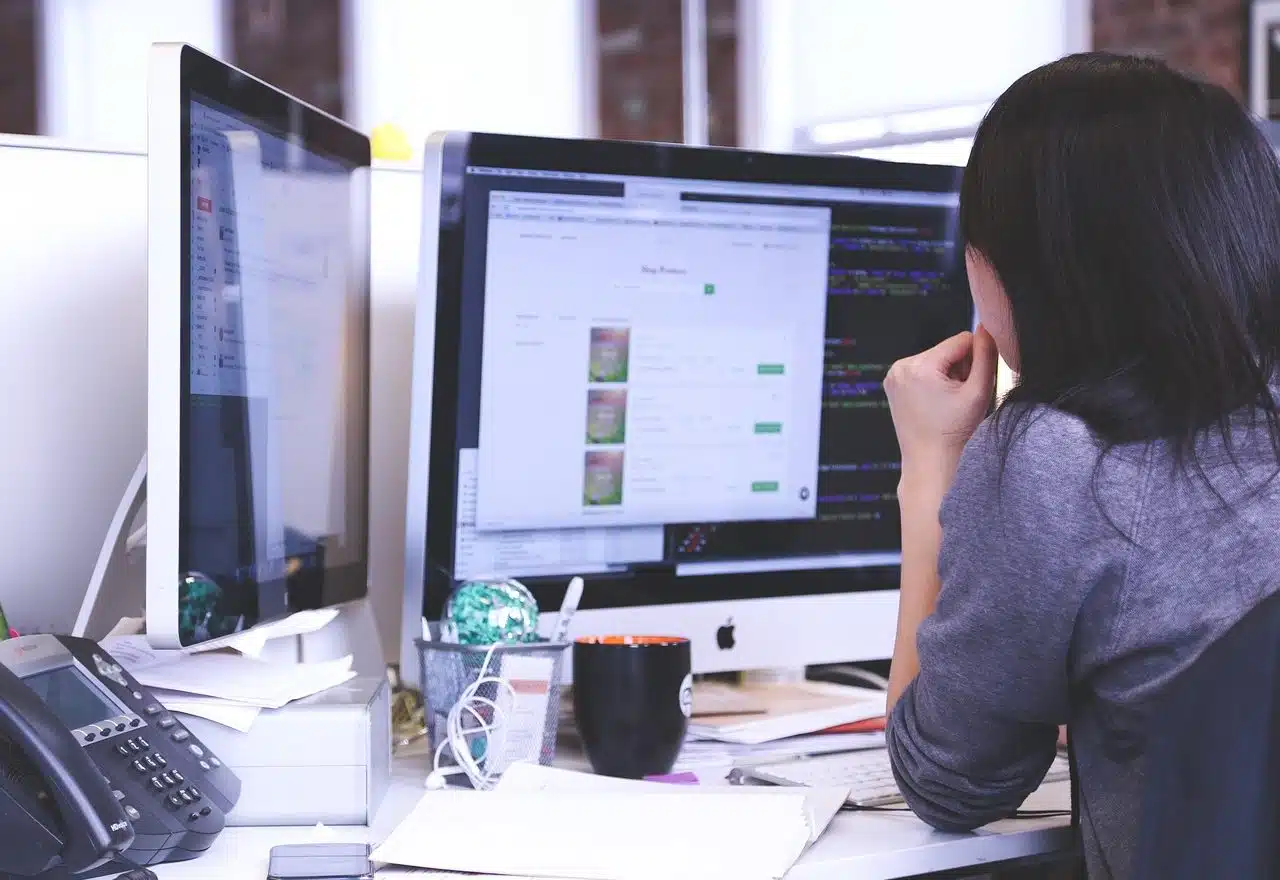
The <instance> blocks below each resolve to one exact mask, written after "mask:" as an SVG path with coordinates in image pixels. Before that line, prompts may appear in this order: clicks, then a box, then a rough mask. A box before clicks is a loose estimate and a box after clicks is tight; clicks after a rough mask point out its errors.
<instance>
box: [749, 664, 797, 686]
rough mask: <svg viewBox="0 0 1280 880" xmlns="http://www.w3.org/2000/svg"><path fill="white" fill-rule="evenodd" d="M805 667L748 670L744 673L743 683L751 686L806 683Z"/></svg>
mask: <svg viewBox="0 0 1280 880" xmlns="http://www.w3.org/2000/svg"><path fill="white" fill-rule="evenodd" d="M804 678H805V669H804V667H803V666H797V667H794V668H793V667H779V668H775V669H748V670H746V671H745V672H743V673H742V683H743V684H751V685H770V684H795V683H797V682H801V681H804Z"/></svg>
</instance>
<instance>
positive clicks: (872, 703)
mask: <svg viewBox="0 0 1280 880" xmlns="http://www.w3.org/2000/svg"><path fill="white" fill-rule="evenodd" d="M742 690H743V692H744V696H745V695H748V694H750V693H751V692H753V691H754V692H755V693H757V694H759V696H760V698H761V700H762V702H761V703H760V704H759V705H760V708H761V709H762V710H763V711H760V712H757V713H754V714H738V713H733V714H726V715H716V716H708V717H700V718H696V719H695V720H694V721H693V723H691V724H690V725H689V737H690V739H695V740H698V739H704V740H716V741H718V742H725V743H737V744H740V745H758V744H760V743H767V742H772V741H774V740H780V739H786V738H788V737H793V736H800V735H802V734H809V733H816V732H818V731H820V730H826V729H827V728H829V727H835V726H837V725H840V724H848V723H849V722H852V721H863V720H866V719H868V718H877V717H880V716H882V715H884V714H885V698H886V694H885V692H884V691H878V690H871V689H869V688H860V687H849V686H847V685H836V684H828V683H825V682H816V681H805V682H797V683H795V684H770V685H762V686H759V687H754V688H753V687H750V686H747V687H744V688H742ZM694 700H695V704H696V700H697V695H696V694H695V696H694Z"/></svg>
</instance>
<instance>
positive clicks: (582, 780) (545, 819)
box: [373, 763, 848, 880]
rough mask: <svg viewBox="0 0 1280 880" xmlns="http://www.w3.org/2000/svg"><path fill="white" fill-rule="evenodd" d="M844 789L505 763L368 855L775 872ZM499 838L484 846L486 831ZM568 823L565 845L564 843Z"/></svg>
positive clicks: (575, 869)
mask: <svg viewBox="0 0 1280 880" xmlns="http://www.w3.org/2000/svg"><path fill="white" fill-rule="evenodd" d="M847 796H848V789H844V788H837V789H830V790H828V789H821V790H804V789H794V788H758V789H755V788H745V787H744V788H738V787H730V786H706V787H702V786H684V785H667V784H662V783H647V782H632V781H622V780H616V779H607V778H604V777H599V776H592V775H589V774H583V773H574V772H572V771H566V770H556V769H553V768H548V767H541V766H538V765H535V764H525V763H520V764H513V765H512V766H511V767H510V768H508V770H507V772H506V773H505V774H504V775H503V777H502V780H501V781H500V782H499V783H498V785H497V787H496V788H495V789H494V790H493V791H491V792H473V791H465V790H448V789H447V790H445V791H437V792H430V793H428V794H426V795H425V796H424V797H423V798H422V800H421V801H420V802H419V803H418V806H417V807H416V808H415V809H414V810H413V811H412V812H411V813H410V815H409V817H408V818H406V819H405V820H404V822H403V823H401V825H400V826H399V827H398V828H396V830H395V831H393V832H392V833H391V835H390V836H389V837H388V838H387V839H386V841H385V842H384V843H383V844H382V845H381V846H379V847H377V848H376V849H375V851H374V853H373V858H374V859H375V860H376V861H379V862H387V863H391V864H396V865H403V866H408V867H419V868H432V869H435V870H438V871H459V872H475V873H480V874H485V873H489V874H499V875H504V876H529V877H538V878H580V880H651V878H653V877H663V878H680V880H684V878H688V880H695V878H696V880H721V878H723V880H730V878H732V880H776V878H780V877H782V876H784V875H785V874H786V872H787V871H788V870H789V869H790V868H791V866H792V865H793V864H794V863H795V861H796V859H798V858H799V857H800V854H801V853H802V852H803V851H804V850H805V849H806V848H807V847H808V845H809V844H810V843H811V842H812V841H814V840H815V839H817V837H818V836H819V835H820V834H821V833H822V831H823V830H824V829H825V828H826V827H827V825H828V824H830V822H831V819H832V818H833V817H834V816H835V815H836V813H837V812H838V811H839V809H840V805H841V804H842V803H844V800H845V798H846V797H847ZM495 827H496V828H502V829H504V832H503V833H504V841H503V846H501V847H495V846H493V845H492V833H491V829H493V828H495ZM566 829H572V840H573V845H572V846H566V845H565V837H564V835H565V833H566Z"/></svg>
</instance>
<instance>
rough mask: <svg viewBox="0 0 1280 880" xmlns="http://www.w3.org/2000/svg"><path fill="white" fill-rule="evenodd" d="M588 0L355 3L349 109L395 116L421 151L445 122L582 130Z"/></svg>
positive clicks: (372, 118)
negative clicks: (428, 139) (586, 5)
mask: <svg viewBox="0 0 1280 880" xmlns="http://www.w3.org/2000/svg"><path fill="white" fill-rule="evenodd" d="M585 2H586V0H540V2H538V3H529V2H525V0H467V2H465V3H460V2H432V3H426V2H422V0H377V2H359V3H354V4H352V5H351V7H350V8H351V10H352V13H351V26H350V47H351V48H350V51H351V60H350V81H351V86H352V88H351V91H352V94H351V101H350V103H349V106H348V108H347V115H348V117H349V118H350V120H351V121H352V123H353V124H354V125H355V126H356V127H357V128H360V129H362V130H364V131H371V130H373V129H374V128H375V127H377V126H379V125H383V124H394V125H395V126H397V127H398V128H400V129H401V130H402V131H403V132H404V133H405V136H406V137H407V138H408V139H409V143H410V145H411V146H412V148H413V149H414V150H415V152H420V151H421V149H422V144H423V142H424V141H425V140H426V138H427V136H428V135H430V134H431V133H432V132H434V131H443V130H465V131H491V132H500V133H506V134H527V135H547V136H561V137H581V136H583V135H584V134H587V133H588V126H587V122H586V120H587V118H588V116H587V113H586V110H587V100H588V99H587V93H588V91H589V89H588V86H587V85H586V84H584V82H585V74H586V73H587V72H588V67H587V65H586V64H585V58H586V53H585V51H584V31H585V21H586V16H585V13H584V4H585ZM591 116H592V117H594V108H592V113H591Z"/></svg>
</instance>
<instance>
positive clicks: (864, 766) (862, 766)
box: [751, 749, 1071, 807]
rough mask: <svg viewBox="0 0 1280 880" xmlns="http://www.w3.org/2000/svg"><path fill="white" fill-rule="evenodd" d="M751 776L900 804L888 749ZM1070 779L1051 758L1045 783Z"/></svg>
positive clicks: (1063, 765) (863, 801) (856, 799)
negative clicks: (846, 789) (845, 790)
mask: <svg viewBox="0 0 1280 880" xmlns="http://www.w3.org/2000/svg"><path fill="white" fill-rule="evenodd" d="M751 775H752V776H754V777H755V778H757V779H760V780H762V781H764V782H772V783H774V784H776V785H803V786H807V787H809V788H820V787H823V786H845V785H847V786H849V787H850V789H852V790H851V791H850V793H849V803H851V804H853V805H854V806H857V807H883V806H889V805H892V804H901V803H903V799H902V793H901V792H900V791H898V783H897V782H895V781H894V779H893V770H892V769H890V767H889V752H888V750H887V749H863V750H861V751H857V752H840V753H838V754H835V755H821V756H818V757H814V758H802V759H799V760H795V761H786V762H784V763H780V764H768V765H766V766H763V767H754V768H752V770H751ZM1070 778H1071V770H1070V765H1069V764H1068V763H1067V759H1066V758H1064V757H1062V756H1058V757H1057V758H1054V760H1053V764H1052V765H1050V767H1049V772H1048V773H1046V774H1045V777H1044V781H1045V782H1060V781H1063V780H1067V779H1070Z"/></svg>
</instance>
